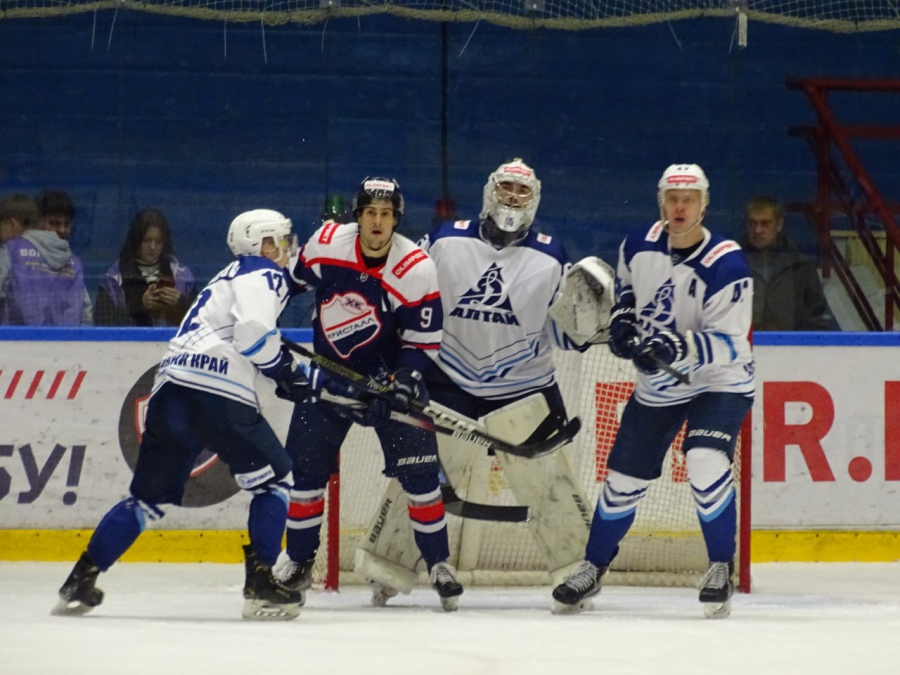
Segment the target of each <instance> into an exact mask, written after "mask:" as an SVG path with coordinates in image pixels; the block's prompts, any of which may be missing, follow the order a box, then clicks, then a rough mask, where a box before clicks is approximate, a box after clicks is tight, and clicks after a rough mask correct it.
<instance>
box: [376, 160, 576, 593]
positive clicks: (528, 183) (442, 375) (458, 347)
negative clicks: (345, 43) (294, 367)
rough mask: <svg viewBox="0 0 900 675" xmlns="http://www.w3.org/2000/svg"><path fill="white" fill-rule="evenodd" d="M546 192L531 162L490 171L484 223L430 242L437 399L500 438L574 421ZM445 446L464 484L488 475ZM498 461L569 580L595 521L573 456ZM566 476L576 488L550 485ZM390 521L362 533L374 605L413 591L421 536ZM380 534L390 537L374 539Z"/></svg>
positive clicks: (470, 456) (468, 447)
mask: <svg viewBox="0 0 900 675" xmlns="http://www.w3.org/2000/svg"><path fill="white" fill-rule="evenodd" d="M540 199H541V182H540V180H538V178H537V176H536V174H535V172H534V170H533V169H532V168H531V167H530V166H528V165H527V164H525V163H524V162H523V161H522V160H521V159H514V160H512V161H509V162H505V163H503V164H501V165H500V166H499V167H498V168H497V169H496V170H495V171H493V172H492V173H491V174H490V175H489V176H488V180H487V182H486V184H485V186H484V190H483V197H482V208H481V213H480V215H479V217H478V218H477V219H473V220H460V221H456V222H445V223H441V224H439V225H437V226H436V227H435V228H434V229H433V230H432V232H431V233H430V235H429V236H427V237H425V238H424V239H423V240H422V241H421V242H420V245H421V246H422V247H423V248H424V249H425V250H426V251H428V254H429V255H430V256H431V257H432V259H433V260H434V264H435V265H436V267H437V272H438V281H439V283H440V289H441V300H442V304H443V311H444V334H443V341H442V343H441V349H440V351H439V352H438V356H437V359H436V360H435V363H434V364H433V365H432V366H431V367H430V368H429V369H428V370H427V371H426V372H425V381H426V384H427V385H428V390H429V392H430V393H431V397H432V399H433V400H435V401H437V402H439V403H441V404H443V405H446V406H448V407H449V408H451V409H453V410H454V411H456V412H457V413H459V414H460V415H462V416H464V417H467V418H470V419H472V420H480V419H482V418H483V423H484V424H485V426H486V427H487V429H488V431H491V432H492V433H495V434H500V435H502V434H503V433H505V432H504V431H502V429H503V422H502V421H506V420H508V421H509V422H510V423H511V424H514V425H515V426H516V427H517V428H519V429H521V428H524V427H526V426H527V427H528V429H529V432H530V431H531V430H533V429H535V428H536V427H537V426H538V425H540V424H543V426H544V428H549V430H550V431H549V432H548V435H549V434H550V433H551V432H552V430H553V429H554V428H556V427H557V426H558V425H559V424H561V423H562V422H564V421H565V420H566V410H565V406H564V404H563V399H562V395H561V393H560V390H559V387H558V385H557V383H556V377H555V370H554V365H553V359H552V355H551V347H552V346H554V345H556V346H557V347H559V348H562V349H573V348H576V347H577V345H576V344H575V343H574V342H573V341H572V340H570V339H569V338H568V337H567V336H566V335H565V334H564V333H563V332H562V331H561V330H560V329H559V327H558V326H557V325H556V323H555V322H554V321H553V320H552V319H551V318H550V317H549V316H548V310H549V308H550V306H551V304H552V303H553V301H554V299H555V298H556V297H557V296H558V295H559V292H560V290H561V288H562V285H563V283H564V277H565V274H566V271H567V270H568V269H569V267H570V264H569V258H568V255H567V254H566V251H565V248H564V247H563V245H562V243H561V242H560V241H559V240H558V239H556V238H554V237H551V236H549V235H546V234H542V233H540V232H538V231H536V230H535V229H533V228H532V224H533V222H534V219H535V215H536V213H537V209H538V205H539V203H540ZM526 435H527V433H526ZM514 440H515V441H516V442H518V441H522V440H525V439H524V438H520V439H514ZM438 445H439V448H440V457H441V461H442V464H443V467H444V470H445V472H446V474H447V478H448V479H449V482H450V484H451V485H453V486H455V487H459V488H460V490H461V491H465V490H466V488H467V484H468V481H469V477H470V476H471V473H472V471H477V470H482V471H487V470H490V469H489V467H488V466H487V464H486V463H482V460H483V458H484V457H485V451H484V449H483V448H481V447H479V446H476V445H472V444H469V443H465V442H462V441H459V440H457V439H454V438H452V437H447V436H443V435H442V436H439V437H438ZM488 461H489V460H488ZM497 461H498V462H500V464H501V467H502V469H503V472H504V477H505V479H506V481H507V483H508V484H509V486H510V488H511V489H512V491H513V493H514V494H515V495H516V498H517V501H519V503H520V504H524V505H526V506H529V507H531V512H532V514H533V516H534V517H532V518H531V520H530V521H529V527H530V529H531V532H532V535H533V536H534V538H535V542H536V543H537V545H538V547H539V549H540V550H541V552H542V554H543V556H544V561H545V564H546V566H547V569H548V571H549V572H550V573H551V575H552V578H554V579H555V580H557V581H561V580H562V578H563V577H564V576H565V574H566V573H568V572H571V571H572V569H573V568H574V566H576V565H577V563H578V562H580V560H581V556H582V552H583V550H584V544H585V542H586V541H587V523H586V519H589V516H590V514H589V513H584V504H585V503H586V499H585V498H584V496H583V494H581V493H582V488H581V487H580V485H579V484H578V482H577V481H576V480H575V479H574V477H573V474H572V471H571V467H570V466H569V464H568V459H567V457H566V456H565V455H564V454H563V453H556V454H554V455H553V456H552V457H544V458H541V459H521V458H516V457H512V456H510V455H505V454H502V453H499V454H498V456H497ZM556 481H564V482H565V483H566V487H565V488H563V489H559V490H554V489H552V487H551V486H552V485H553V484H554V482H556ZM392 490H396V486H389V487H388V491H387V492H386V494H385V497H384V498H383V499H382V503H385V502H387V500H388V499H389V498H390V496H391V492H392ZM559 494H561V495H563V497H562V498H560V497H558V496H557V495H559ZM566 495H570V496H571V499H569V500H568V501H567V499H566V497H565V496H566ZM579 498H580V500H581V501H579ZM390 516H391V514H390V513H388V515H387V521H388V524H387V526H385V525H384V524H383V523H382V524H380V530H381V531H380V532H375V531H374V529H373V528H370V530H369V533H367V536H366V537H364V538H363V545H362V548H363V549H365V550H366V552H367V553H368V554H370V557H371V566H370V567H369V569H368V570H367V573H368V576H370V577H375V578H376V579H377V581H378V583H377V584H376V585H375V587H374V589H373V603H374V604H376V605H382V604H384V603H385V602H386V601H387V600H388V599H389V598H390V597H392V596H393V595H396V593H397V590H398V588H399V589H400V590H405V588H404V582H403V576H402V572H400V571H399V570H398V569H397V566H400V567H403V566H407V567H408V566H410V564H414V562H415V558H414V557H413V556H408V555H405V553H406V551H407V550H408V549H409V548H411V542H409V541H404V539H408V537H402V530H400V529H398V528H396V527H392V526H391V517H390ZM397 517H399V514H398V515H397ZM376 536H377V537H379V539H380V540H381V541H380V542H379V543H378V544H376V545H375V546H371V545H370V542H371V541H372V540H373V538H374V537H376ZM404 561H405V562H404ZM391 572H393V573H394V575H393V578H392V575H391ZM405 585H406V586H407V587H408V584H405Z"/></svg>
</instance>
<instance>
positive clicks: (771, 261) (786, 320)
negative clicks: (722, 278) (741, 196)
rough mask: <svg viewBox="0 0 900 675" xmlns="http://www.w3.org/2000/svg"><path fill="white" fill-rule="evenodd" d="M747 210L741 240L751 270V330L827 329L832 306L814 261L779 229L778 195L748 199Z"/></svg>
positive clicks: (779, 207)
mask: <svg viewBox="0 0 900 675" xmlns="http://www.w3.org/2000/svg"><path fill="white" fill-rule="evenodd" d="M746 215H747V221H746V222H747V234H746V235H745V236H744V237H743V238H742V239H741V240H740V244H741V246H742V247H743V249H744V252H745V253H746V255H747V262H749V263H750V268H751V269H752V270H753V329H754V330H784V331H789V330H830V329H831V328H832V327H833V323H832V321H833V320H832V316H831V311H830V310H829V308H828V303H827V301H826V300H825V292H824V290H823V288H822V282H821V280H820V279H819V274H818V272H817V271H816V266H815V263H814V262H813V261H812V260H810V259H809V258H808V257H807V256H806V255H804V254H803V252H802V251H801V250H800V247H799V246H798V245H797V244H796V243H794V242H793V241H791V240H790V239H789V238H788V237H787V236H785V235H784V234H783V233H782V229H783V228H784V217H783V214H782V210H781V205H780V204H779V203H778V200H776V199H774V198H773V197H765V196H763V197H756V198H755V199H751V200H750V201H749V202H748V203H747V210H746Z"/></svg>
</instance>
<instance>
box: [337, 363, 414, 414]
mask: <svg viewBox="0 0 900 675" xmlns="http://www.w3.org/2000/svg"><path fill="white" fill-rule="evenodd" d="M414 400H415V401H419V402H420V403H422V404H423V405H425V404H427V403H428V401H429V397H428V390H427V389H425V385H424V384H423V383H422V374H421V373H420V372H419V371H417V370H413V369H412V368H400V369H398V370H397V371H396V372H395V373H393V374H392V375H390V376H389V377H388V378H387V391H386V392H385V393H384V394H382V395H380V396H373V397H372V398H371V399H369V400H368V401H367V403H368V405H367V406H366V407H365V408H363V409H361V410H352V411H351V412H350V413H349V416H350V418H351V419H352V420H353V421H354V422H356V423H357V424H361V425H362V426H364V427H378V426H381V425H382V424H384V423H385V422H387V421H388V420H389V419H390V418H391V411H393V410H396V411H397V412H401V413H408V412H409V406H410V403H411V402H412V401H414Z"/></svg>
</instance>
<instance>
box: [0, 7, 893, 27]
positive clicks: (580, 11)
mask: <svg viewBox="0 0 900 675" xmlns="http://www.w3.org/2000/svg"><path fill="white" fill-rule="evenodd" d="M118 8H128V9H132V10H138V11H146V12H156V13H162V14H172V15H180V16H191V17H196V18H200V19H217V20H223V19H224V20H227V21H263V22H265V23H268V24H281V23H288V22H293V23H317V22H320V21H324V20H326V19H328V18H330V17H348V16H362V15H366V14H394V15H397V16H404V17H410V18H417V19H425V20H432V21H479V20H486V21H491V22H493V23H497V24H501V25H506V26H510V27H514V28H538V27H546V28H557V29H564V30H582V29H587V28H596V27H603V26H607V27H609V26H634V25H640V24H647V23H655V22H659V21H672V20H677V19H688V18H695V17H734V16H735V15H736V13H737V12H738V11H741V12H744V13H745V14H746V16H747V18H748V19H750V20H753V21H768V22H773V23H782V24H789V25H794V26H800V27H805V28H816V29H823V30H831V31H837V32H852V31H869V30H891V29H898V28H900V5H898V4H897V2H895V1H894V0H860V1H859V2H857V1H851V0H847V1H842V2H815V1H814V0H630V1H627V2H626V1H624V0H593V1H588V0H477V1H474V0H473V1H471V2H467V1H465V0H392V1H390V2H388V1H385V2H373V1H367V0H260V1H254V0H97V1H95V0H0V13H2V16H3V17H4V18H28V17H37V16H52V15H61V14H72V13H78V12H90V11H96V10H101V9H118Z"/></svg>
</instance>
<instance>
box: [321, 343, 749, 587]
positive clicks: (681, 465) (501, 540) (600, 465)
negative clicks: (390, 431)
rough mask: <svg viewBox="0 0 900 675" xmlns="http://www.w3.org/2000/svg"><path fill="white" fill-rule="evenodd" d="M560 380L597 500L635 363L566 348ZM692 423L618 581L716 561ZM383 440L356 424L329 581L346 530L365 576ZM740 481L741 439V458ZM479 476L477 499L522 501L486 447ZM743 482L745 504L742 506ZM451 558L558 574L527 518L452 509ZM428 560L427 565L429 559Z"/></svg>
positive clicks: (468, 567)
mask: <svg viewBox="0 0 900 675" xmlns="http://www.w3.org/2000/svg"><path fill="white" fill-rule="evenodd" d="M554 356H555V361H556V366H557V377H558V380H559V385H560V389H561V390H562V393H563V396H564V398H565V401H566V409H567V412H568V413H569V415H570V416H578V417H580V418H581V421H582V430H581V432H580V433H579V434H578V436H576V438H575V440H574V442H573V443H572V444H570V445H569V446H567V447H566V448H565V450H564V452H566V454H567V457H568V459H569V462H570V464H571V466H572V468H573V470H574V472H575V475H576V478H577V479H579V480H580V481H581V485H582V487H583V488H584V494H585V497H586V498H587V501H588V505H589V507H590V508H591V509H593V507H594V505H595V504H596V502H597V497H598V496H599V491H600V488H601V485H602V482H603V480H605V478H606V459H607V457H608V455H609V451H610V450H611V449H612V444H613V441H614V439H615V435H616V432H617V431H618V428H619V419H620V418H621V413H622V409H623V407H624V405H625V402H626V401H627V400H628V397H629V396H630V395H631V392H632V390H633V388H634V374H635V373H634V366H633V365H632V364H631V362H630V361H626V360H623V359H618V358H615V357H614V356H613V355H612V354H611V352H610V351H609V349H608V348H606V347H605V346H598V347H594V348H592V349H590V350H589V351H588V352H586V353H585V354H583V355H582V354H578V353H576V352H556V353H555V355H554ZM683 434H684V432H683V430H682V432H681V433H680V434H679V435H678V437H677V438H676V439H675V442H674V443H673V444H672V447H671V448H670V450H669V453H668V455H667V456H666V460H665V465H664V468H663V474H662V477H661V478H659V479H658V480H656V481H654V483H653V484H652V485H651V488H650V491H649V493H648V496H647V497H646V498H645V499H644V500H643V501H642V502H641V505H640V507H639V508H638V513H637V518H636V519H635V523H634V525H633V526H632V528H631V530H630V532H629V534H628V536H627V537H626V538H625V540H624V541H623V542H622V545H621V548H620V551H619V554H618V556H617V557H616V559H615V560H614V561H613V565H612V567H611V570H610V572H611V573H610V576H609V583H613V584H616V583H618V584H636V585H658V586H693V585H695V584H696V583H697V581H698V580H699V578H700V577H701V576H702V573H703V572H704V571H705V570H706V567H707V564H708V559H707V555H706V548H705V545H704V543H703V537H702V534H701V531H700V525H699V521H698V518H697V512H696V508H695V503H694V499H693V496H692V494H691V490H690V483H689V482H688V478H687V471H686V467H685V461H684V455H683V454H682V453H681V450H680V448H681V442H682V440H683ZM383 466H384V460H383V459H382V456H381V452H380V450H379V447H378V440H377V438H376V436H375V434H374V433H373V432H372V431H371V430H370V429H362V428H358V427H354V429H353V431H352V432H351V435H350V436H348V438H347V441H346V442H345V443H344V446H343V448H342V452H341V490H340V527H339V532H338V533H335V532H328V531H327V529H323V546H322V547H321V548H320V550H319V559H318V561H317V569H316V572H315V576H316V578H317V580H319V581H321V580H322V579H323V578H324V576H325V572H326V568H327V565H328V561H327V554H326V549H327V546H326V545H325V542H326V541H327V539H328V537H329V536H335V535H337V536H339V539H340V563H339V568H340V571H341V573H342V579H343V580H344V582H358V581H361V580H360V579H357V578H355V577H354V576H353V575H352V574H350V573H351V571H352V570H353V567H354V551H355V548H356V546H357V544H358V542H359V541H360V538H361V537H362V536H363V534H364V533H365V532H366V529H367V528H368V527H369V524H370V522H371V521H372V519H373V517H374V516H376V511H377V509H378V507H379V505H380V504H381V497H382V493H383V492H384V489H385V487H386V486H387V479H386V478H385V477H384V476H383V475H382V474H381V470H382V468H383ZM734 473H735V482H736V484H737V485H740V483H741V480H742V479H747V477H746V476H742V475H741V446H740V442H739V443H738V446H737V449H736V451H735V462H734ZM472 481H473V483H475V482H476V481H479V482H482V483H484V484H485V485H483V486H482V487H481V489H479V490H478V494H477V497H475V498H473V497H472V496H471V495H472V491H473V490H474V488H473V486H472V484H470V486H469V491H470V492H469V499H472V500H473V501H476V502H479V503H485V504H491V505H505V506H510V505H514V504H516V503H517V502H516V500H515V497H514V496H513V493H512V490H511V489H510V488H509V486H508V484H507V481H506V478H505V477H504V475H503V471H502V469H501V468H500V464H499V463H498V462H497V460H496V458H495V457H488V456H485V457H484V459H483V461H482V462H481V463H480V464H479V465H478V466H475V467H473V472H472ZM739 492H740V491H738V509H739V511H740V508H741V503H740V494H739ZM448 526H449V533H450V550H451V562H453V563H454V564H457V565H458V567H459V571H460V572H461V574H462V575H464V576H462V577H461V578H464V579H465V580H466V583H474V584H485V585H520V584H522V585H530V584H547V583H549V581H548V579H549V574H548V573H547V572H546V568H545V566H544V562H543V559H542V556H541V553H540V551H539V549H538V547H537V545H536V544H535V542H534V539H533V537H532V535H531V532H530V531H529V528H528V525H527V524H526V523H498V522H483V521H473V520H462V519H459V518H456V517H451V516H448ZM423 569H424V566H423Z"/></svg>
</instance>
